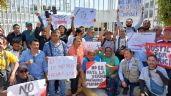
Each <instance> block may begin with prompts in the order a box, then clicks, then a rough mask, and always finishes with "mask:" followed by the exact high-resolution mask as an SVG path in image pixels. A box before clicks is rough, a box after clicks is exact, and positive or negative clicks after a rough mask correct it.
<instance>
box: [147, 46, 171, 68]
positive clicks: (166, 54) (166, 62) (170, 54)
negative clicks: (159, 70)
mask: <svg viewBox="0 0 171 96" xmlns="http://www.w3.org/2000/svg"><path fill="white" fill-rule="evenodd" d="M146 53H147V55H150V54H155V55H156V56H157V58H158V60H159V65H160V66H162V67H165V68H169V69H171V44H164V43H163V44H162V43H159V44H156V43H146Z"/></svg>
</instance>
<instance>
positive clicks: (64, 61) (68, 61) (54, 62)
mask: <svg viewBox="0 0 171 96" xmlns="http://www.w3.org/2000/svg"><path fill="white" fill-rule="evenodd" d="M76 67H77V57H75V56H55V57H48V80H63V79H71V78H76V74H77V69H76Z"/></svg>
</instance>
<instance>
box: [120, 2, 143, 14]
mask: <svg viewBox="0 0 171 96" xmlns="http://www.w3.org/2000/svg"><path fill="white" fill-rule="evenodd" d="M118 5H119V11H120V17H126V16H128V17H130V16H139V15H140V12H141V11H140V10H141V5H142V0H118Z"/></svg>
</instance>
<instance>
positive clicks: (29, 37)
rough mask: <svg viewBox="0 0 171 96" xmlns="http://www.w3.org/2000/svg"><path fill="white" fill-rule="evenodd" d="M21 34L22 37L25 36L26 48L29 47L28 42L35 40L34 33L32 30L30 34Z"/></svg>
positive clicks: (25, 32)
mask: <svg viewBox="0 0 171 96" xmlns="http://www.w3.org/2000/svg"><path fill="white" fill-rule="evenodd" d="M22 34H23V35H24V36H25V38H26V44H27V47H29V44H30V42H31V41H32V40H33V39H36V37H35V31H34V30H32V31H31V32H30V31H28V30H25V31H23V33H22Z"/></svg>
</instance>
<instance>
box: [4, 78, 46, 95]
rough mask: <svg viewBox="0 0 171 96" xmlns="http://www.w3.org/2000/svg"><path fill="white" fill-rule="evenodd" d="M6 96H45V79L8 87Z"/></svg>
mask: <svg viewBox="0 0 171 96" xmlns="http://www.w3.org/2000/svg"><path fill="white" fill-rule="evenodd" d="M7 96H46V83H45V79H42V80H36V81H30V82H26V83H21V84H17V85H13V86H10V87H8V89H7Z"/></svg>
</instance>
